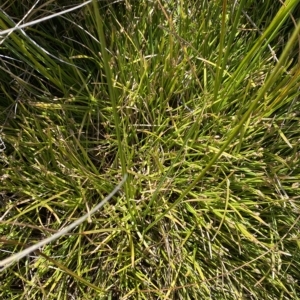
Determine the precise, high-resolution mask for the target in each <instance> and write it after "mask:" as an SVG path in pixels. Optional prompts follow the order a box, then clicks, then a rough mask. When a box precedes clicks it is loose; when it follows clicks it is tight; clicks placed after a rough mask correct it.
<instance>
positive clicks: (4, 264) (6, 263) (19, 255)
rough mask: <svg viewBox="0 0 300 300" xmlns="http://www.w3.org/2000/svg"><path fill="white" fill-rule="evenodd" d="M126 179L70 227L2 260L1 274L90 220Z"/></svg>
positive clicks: (0, 265)
mask: <svg viewBox="0 0 300 300" xmlns="http://www.w3.org/2000/svg"><path fill="white" fill-rule="evenodd" d="M126 179H127V174H125V175H124V177H123V179H122V181H121V182H120V183H119V184H118V185H117V186H116V187H115V188H114V190H113V191H112V192H111V193H110V194H109V195H108V196H106V197H105V198H104V199H103V200H102V201H101V202H100V203H99V204H98V205H96V206H95V207H94V208H93V209H92V210H91V211H90V212H88V213H86V214H85V215H84V216H82V217H81V218H79V219H78V220H76V221H74V222H73V223H72V224H70V225H69V226H67V227H65V228H63V229H61V230H60V231H58V232H57V233H55V234H53V235H52V236H50V237H48V238H46V239H44V240H42V241H40V242H39V243H37V244H35V245H32V246H30V247H29V248H27V249H25V250H23V251H21V252H19V253H16V254H14V255H12V256H10V257H8V258H6V259H4V260H1V261H0V267H3V268H2V269H0V272H1V271H3V270H5V269H6V268H8V267H9V266H10V265H11V264H12V263H14V262H17V261H19V260H20V259H22V258H23V257H25V256H27V255H29V254H30V253H31V252H33V251H35V250H37V249H38V248H40V247H42V246H44V245H47V244H49V243H51V242H53V241H54V240H56V239H58V238H60V237H61V236H62V235H65V234H66V233H68V232H69V231H71V230H72V229H74V228H75V227H77V226H78V225H80V224H81V223H83V222H84V221H85V220H86V219H88V218H89V217H90V216H91V215H93V214H94V213H95V212H96V211H97V210H99V209H100V208H101V207H102V206H103V205H104V204H105V203H106V202H107V201H108V200H110V199H111V198H112V197H113V196H114V195H115V194H116V193H117V192H118V190H119V189H120V188H121V187H122V185H123V184H124V182H125V181H126Z"/></svg>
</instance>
